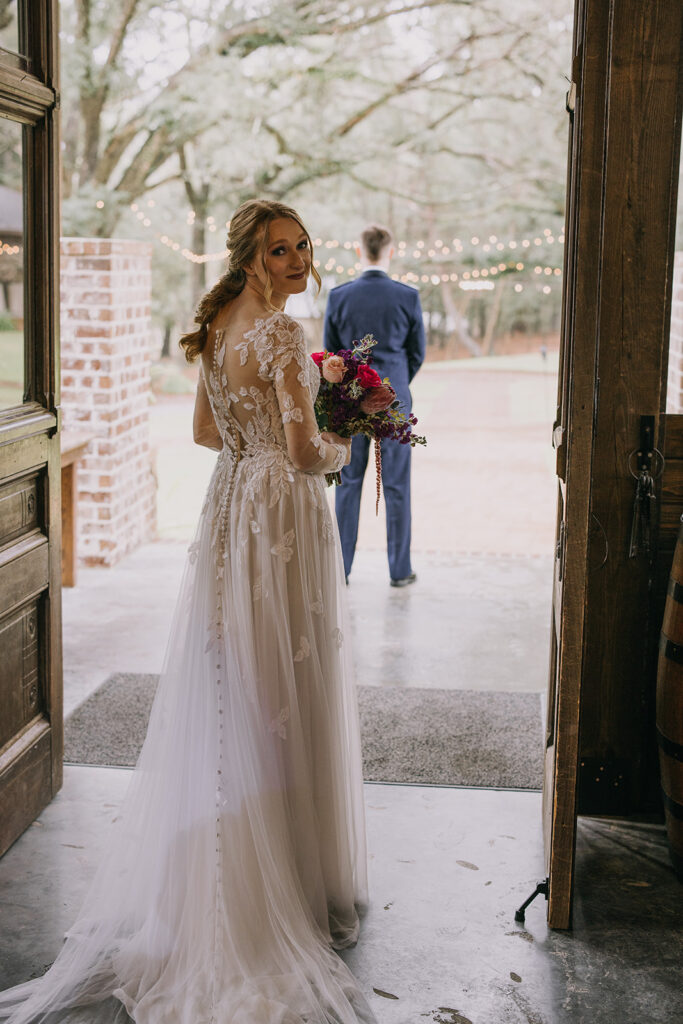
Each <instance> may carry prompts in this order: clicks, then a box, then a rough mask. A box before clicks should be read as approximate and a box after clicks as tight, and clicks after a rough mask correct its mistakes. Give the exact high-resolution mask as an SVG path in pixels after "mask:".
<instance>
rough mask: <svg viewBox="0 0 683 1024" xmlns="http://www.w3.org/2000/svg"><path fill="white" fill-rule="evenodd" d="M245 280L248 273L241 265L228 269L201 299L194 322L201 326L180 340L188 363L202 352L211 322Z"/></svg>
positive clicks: (236, 294) (237, 292) (241, 287)
mask: <svg viewBox="0 0 683 1024" xmlns="http://www.w3.org/2000/svg"><path fill="white" fill-rule="evenodd" d="M245 281H246V274H245V273H244V270H242V268H241V267H236V268H231V269H228V271H227V273H225V274H223V276H222V277H221V278H219V280H218V281H217V282H216V284H215V285H214V286H213V288H212V289H211V290H210V291H208V292H207V293H206V295H204V296H202V298H201V299H200V300H199V305H198V306H197V312H196V313H195V317H194V322H195V323H196V324H199V328H198V329H197V330H196V331H190V332H189V333H188V334H184V335H183V336H182V338H181V339H180V342H179V344H180V347H181V348H184V349H185V358H186V359H187V361H188V363H193V362H194V361H195V359H196V358H197V356H198V355H200V354H201V352H202V351H203V349H204V346H205V345H206V340H207V338H208V336H209V324H210V323H211V321H212V320H213V319H214V317H216V316H217V315H218V313H219V312H220V310H221V309H222V308H223V306H225V304H226V303H227V302H230V300H231V299H234V298H236V297H237V296H238V295H239V294H240V292H241V291H242V289H243V288H244V284H245Z"/></svg>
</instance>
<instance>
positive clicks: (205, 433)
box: [192, 364, 223, 452]
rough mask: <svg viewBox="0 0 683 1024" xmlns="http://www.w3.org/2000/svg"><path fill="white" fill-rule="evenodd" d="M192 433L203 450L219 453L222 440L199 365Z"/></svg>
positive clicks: (201, 368)
mask: <svg viewBox="0 0 683 1024" xmlns="http://www.w3.org/2000/svg"><path fill="white" fill-rule="evenodd" d="M192 433H193V436H194V440H195V443H196V444H201V445H203V446H204V447H205V448H213V450H214V451H216V452H219V451H220V450H221V448H222V447H223V439H222V438H221V435H220V433H219V430H218V427H217V426H216V421H215V419H214V416H213V410H212V409H211V403H210V401H209V396H208V394H207V391H206V382H205V381H204V369H203V367H202V366H201V364H200V370H199V381H198V383H197V397H196V398H195V403H194V416H193V418H192Z"/></svg>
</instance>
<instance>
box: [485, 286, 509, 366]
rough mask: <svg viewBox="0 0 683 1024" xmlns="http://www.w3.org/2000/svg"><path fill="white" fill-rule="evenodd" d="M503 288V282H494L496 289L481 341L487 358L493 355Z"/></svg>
mask: <svg viewBox="0 0 683 1024" xmlns="http://www.w3.org/2000/svg"><path fill="white" fill-rule="evenodd" d="M504 288H505V284H504V282H503V281H497V282H496V288H495V291H494V293H493V301H492V303H491V310H490V312H489V316H488V319H487V321H486V330H485V331H484V337H483V338H482V339H481V347H482V349H483V350H484V352H485V353H486V355H487V356H492V355H493V348H494V345H495V343H496V327H497V326H498V317H499V316H500V307H501V304H502V302H503V289H504Z"/></svg>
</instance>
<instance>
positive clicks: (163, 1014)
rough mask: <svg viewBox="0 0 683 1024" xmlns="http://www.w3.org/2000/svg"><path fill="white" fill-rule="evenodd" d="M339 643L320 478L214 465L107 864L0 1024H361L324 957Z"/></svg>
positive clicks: (351, 729) (344, 850)
mask: <svg viewBox="0 0 683 1024" xmlns="http://www.w3.org/2000/svg"><path fill="white" fill-rule="evenodd" d="M271 461H272V460H271ZM131 599H132V600H134V595H131ZM348 640H349V631H348V626H347V622H346V609H345V593H344V577H343V567H342V563H341V552H340V549H339V540H338V536H337V532H336V523H335V522H334V518H333V516H332V515H331V514H330V510H329V506H328V503H327V500H326V497H325V486H324V480H323V478H322V477H320V476H314V475H307V474H303V473H298V472H293V471H292V470H291V466H290V467H287V466H284V465H283V463H282V459H281V458H280V459H279V460H278V459H276V460H275V464H269V463H268V460H267V459H266V462H265V463H264V461H263V460H258V459H252V458H244V459H242V461H240V462H239V463H237V464H236V465H235V464H234V463H231V456H230V453H229V452H225V453H221V455H219V457H218V461H217V465H216V470H215V472H214V476H213V478H212V482H211V485H210V487H209V491H208V494H207V499H206V502H205V505H204V509H203V512H202V515H201V518H200V522H199V526H198V530H197V535H196V538H195V540H194V542H193V544H192V545H191V547H190V550H189V556H188V560H187V564H186V567H185V571H184V575H183V580H182V585H181V588H180V594H179V597H178V602H177V606H176V610H175V613H174V617H173V622H172V627H171V632H170V639H169V642H168V646H167V651H166V656H165V661H164V666H163V671H162V675H161V679H160V683H159V688H158V691H157V695H156V698H155V701H154V706H153V708H152V713H151V717H150V723H149V728H148V732H147V737H146V739H145V743H144V746H143V749H142V752H141V754H140V759H139V762H138V765H137V767H136V770H135V772H134V773H133V775H132V780H131V783H130V787H129V790H128V793H127V795H126V799H125V802H124V805H123V808H122V811H121V813H120V816H119V818H118V819H117V821H116V822H115V824H114V825H113V827H112V834H111V837H110V841H109V842H108V845H107V853H106V855H105V857H104V859H103V861H102V862H101V864H100V866H99V869H98V871H97V873H96V876H95V878H94V881H93V883H92V885H91V887H90V890H89V892H88V894H87V896H86V898H85V901H84V904H83V908H82V911H81V913H80V915H79V917H78V919H77V921H76V922H75V924H74V925H73V927H72V928H71V929H70V931H69V932H68V933H67V937H66V941H65V943H64V946H63V947H62V949H61V951H60V953H59V956H58V957H57V959H56V961H55V963H54V964H53V966H52V968H51V969H50V970H49V971H48V972H47V974H45V975H44V976H43V977H42V978H40V979H37V980H35V981H31V982H28V983H26V984H23V985H19V986H17V987H15V988H13V989H9V990H7V991H6V992H4V993H1V994H0V1019H3V1020H5V1019H8V1020H9V1021H10V1022H11V1024H25V1022H29V1021H30V1022H37V1021H41V1020H50V1021H55V1022H56V1021H74V1022H75V1021H88V1022H98V1024H99V1022H102V1024H110V1022H113V1021H115V1020H126V1019H127V1015H129V1016H130V1017H132V1018H133V1019H134V1020H135V1021H137V1022H138V1024H204V1022H207V1024H208V1022H218V1024H328V1022H329V1024H331V1022H334V1024H357V1022H363V1024H366V1022H371V1021H374V1017H373V1015H372V1013H371V1011H370V1009H369V1007H368V1004H367V1002H366V1000H365V999H364V997H363V996H362V994H361V993H360V991H359V989H358V986H357V984H356V982H355V980H354V978H353V977H352V975H351V974H350V972H349V971H348V969H347V968H346V966H345V965H344V963H343V962H342V960H341V959H340V958H339V956H338V955H337V953H336V952H335V949H341V948H343V947H345V946H349V945H352V944H353V943H354V942H355V941H356V939H357V936H358V921H359V911H362V908H363V906H364V904H365V902H366V900H367V880H366V855H365V835H364V817H363V804H362V776H361V757H360V739H359V728H358V713H357V706H356V697H355V690H354V685H353V677H352V667H351V664H350V650H349V643H348Z"/></svg>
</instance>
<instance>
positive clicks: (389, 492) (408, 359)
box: [325, 224, 425, 587]
mask: <svg viewBox="0 0 683 1024" xmlns="http://www.w3.org/2000/svg"><path fill="white" fill-rule="evenodd" d="M392 242H393V239H392V236H391V233H390V232H389V231H388V230H387V229H386V228H383V227H380V226H379V225H378V224H371V225H370V226H369V227H367V228H365V230H364V231H363V233H362V234H361V247H360V250H357V251H358V255H359V257H360V261H361V267H362V273H361V275H360V277H358V278H357V279H356V280H355V281H349V282H348V283H346V284H342V285H339V286H338V287H337V288H333V289H332V291H331V292H330V295H329V298H328V300H327V309H326V311H325V348H326V349H327V350H328V352H338V351H339V349H342V348H344V349H347V348H352V347H353V342H354V341H358V340H360V338H362V337H363V335H364V334H373V335H374V336H375V338H376V339H377V345H376V346H375V348H373V350H372V365H373V367H374V369H375V370H377V372H378V373H379V375H380V377H389V379H390V380H391V383H392V386H393V388H394V390H395V391H396V396H397V398H398V399H399V401H400V403H401V411H402V412H405V413H408V412H410V410H411V397H410V390H409V387H408V385H409V384H410V381H411V380H412V379H413V377H414V376H415V374H416V373H417V371H418V370H419V369H420V366H421V365H422V362H423V360H424V356H425V334H424V325H423V322H422V308H421V306H420V296H419V295H418V293H417V291H416V290H415V289H414V288H411V287H409V286H408V285H405V284H400V283H399V282H398V281H393V280H392V279H391V278H390V277H389V263H390V260H391V257H392V255H393V252H394V250H393V247H392ZM369 449H370V439H369V438H367V437H365V436H363V435H358V436H356V437H354V438H353V441H352V443H351V462H350V463H349V465H348V466H345V467H344V468H343V469H342V485H341V487H338V488H337V490H336V495H335V506H336V512H337V522H338V524H339V534H340V536H341V545H342V553H343V555H344V572H345V573H346V578H347V582H348V576H349V573H350V572H351V565H352V563H353V555H354V552H355V550H356V540H357V537H358V515H359V511H360V494H361V488H362V486H363V477H364V476H365V468H366V466H367V464H368V452H369ZM382 485H383V490H384V501H385V504H386V512H387V554H388V556H389V575H390V577H391V586H392V587H405V586H407V585H408V584H409V583H414V582H415V580H416V579H417V576H416V575H415V573H414V572H413V570H412V566H411V564H410V445H402V444H398V442H396V441H382Z"/></svg>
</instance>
